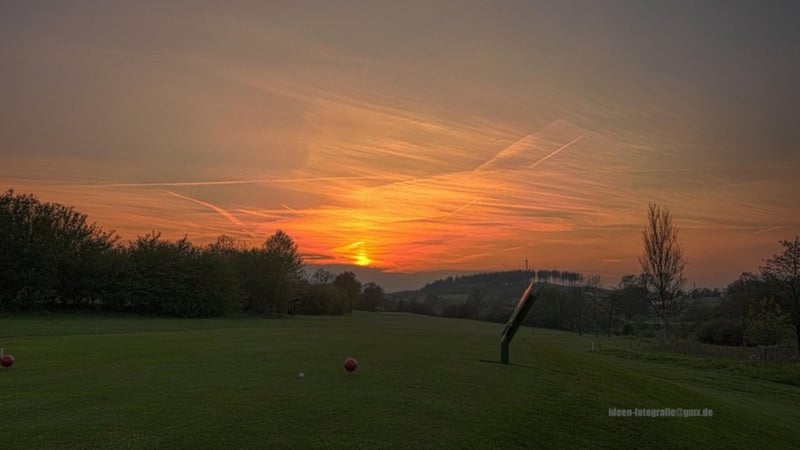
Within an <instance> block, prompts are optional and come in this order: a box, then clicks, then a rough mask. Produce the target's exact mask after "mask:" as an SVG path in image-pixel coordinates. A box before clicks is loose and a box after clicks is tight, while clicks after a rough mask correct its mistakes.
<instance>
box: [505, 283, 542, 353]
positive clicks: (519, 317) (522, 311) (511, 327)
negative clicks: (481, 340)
mask: <svg viewBox="0 0 800 450" xmlns="http://www.w3.org/2000/svg"><path fill="white" fill-rule="evenodd" d="M533 283H534V280H533V279H531V282H530V283H529V284H528V288H527V289H525V292H524V293H523V294H522V297H521V298H520V299H519V302H517V307H516V308H514V312H513V313H511V318H510V319H508V323H507V324H506V327H505V329H503V334H502V338H501V339H500V362H501V363H503V364H509V362H508V344H510V343H511V339H514V335H515V334H516V333H517V330H518V329H519V327H520V326H521V325H522V322H524V321H525V316H527V315H528V311H530V309H531V307H532V306H533V302H535V301H536V295H537V294H538V293H539V291H540V290H541V285H539V286H538V287H536V288H535V289H534V286H533Z"/></svg>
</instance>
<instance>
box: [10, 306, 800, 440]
mask: <svg viewBox="0 0 800 450" xmlns="http://www.w3.org/2000/svg"><path fill="white" fill-rule="evenodd" d="M501 330H502V325H498V324H490V323H484V322H477V321H467V320H455V319H441V318H432V317H423V316H415V315H406V314H381V313H354V314H351V315H348V316H345V317H296V318H291V319H251V318H232V319H214V320H180V319H150V318H136V317H113V316H109V317H102V316H96V317H95V316H65V315H56V316H46V317H45V316H26V317H6V318H0V346H2V347H5V349H6V352H7V353H11V354H13V355H14V356H15V357H16V359H17V364H16V365H15V366H14V367H12V368H11V369H3V370H0V430H2V435H3V436H2V444H0V447H2V448H153V447H160V448H208V447H215V448H255V447H259V448H310V447H324V448H336V447H339V448H349V449H352V448H370V449H372V448H521V447H530V448H559V449H560V448H576V447H578V448H581V447H582V448H598V447H614V448H800V387H797V386H794V385H790V384H785V383H778V382H775V381H770V380H765V379H760V378H754V377H752V376H748V375H747V373H746V372H741V371H731V370H727V369H726V366H725V365H724V364H721V365H719V367H717V366H715V365H709V366H708V367H697V366H693V365H691V364H676V363H674V361H671V360H670V359H666V358H665V359H659V358H651V359H648V358H629V357H626V356H625V352H619V354H613V353H614V352H609V353H612V354H596V353H591V352H589V348H590V345H591V342H592V338H590V337H579V336H576V335H574V334H570V333H565V332H558V331H550V330H539V329H537V330H535V331H534V330H532V329H527V328H526V329H522V330H520V332H519V333H518V334H517V336H516V338H515V340H514V342H513V343H512V345H511V360H512V362H513V363H514V364H513V365H510V366H504V365H501V364H497V363H495V362H493V361H496V360H497V358H498V350H499V349H498V347H499V345H498V344H499V337H500V331H501ZM614 342H616V341H614V338H612V340H610V341H608V345H613V344H614ZM348 356H353V357H356V358H357V359H358V360H359V363H360V367H359V369H358V370H357V371H356V372H355V373H353V374H347V373H346V372H345V371H344V370H343V367H342V364H343V361H344V359H345V358H346V357H348ZM796 369H797V367H796V366H794V367H790V368H788V369H786V370H790V371H791V370H796ZM300 371H303V372H304V373H305V377H304V378H302V379H299V378H298V377H297V374H298V372H300ZM611 407H616V408H701V409H702V408H711V409H713V411H714V416H713V417H710V418H701V417H695V418H645V417H640V418H637V417H632V418H619V417H609V416H608V409H609V408H611Z"/></svg>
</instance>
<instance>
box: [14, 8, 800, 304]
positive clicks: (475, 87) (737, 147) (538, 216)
mask: <svg viewBox="0 0 800 450" xmlns="http://www.w3.org/2000/svg"><path fill="white" fill-rule="evenodd" d="M798 23H800V2H796V1H795V2H791V1H790V2H777V1H770V2H756V1H745V2H738V1H719V2H712V1H702V2H693V1H691V2H690V1H664V2H651V1H613V2H608V1H564V2H562V1H558V2H555V1H554V2H538V1H501V2H490V1H482V2H472V1H445V2H441V1H420V2H417V1H391V2H383V1H316V2H304V1H263V2H255V1H252V2H250V1H248V2H238V1H232V2H222V1H219V2H207V1H191V2H177V1H175V2H172V1H170V2H160V1H159V2H146V1H136V2H116V1H96V2H85V1H64V2H39V1H21V2H2V3H0V188H2V189H3V190H5V189H7V188H10V187H13V188H14V190H15V191H17V192H30V193H34V194H35V195H37V196H38V197H39V198H40V199H42V200H46V201H55V202H59V203H65V204H69V205H75V206H76V208H77V209H78V210H80V211H82V212H84V213H87V214H88V215H89V217H90V219H91V220H94V221H97V222H98V223H100V224H101V225H102V226H103V227H104V228H106V229H114V230H116V231H117V233H118V234H119V235H120V236H121V237H122V238H123V239H125V240H129V239H134V238H135V237H136V236H137V235H138V234H143V233H146V232H148V231H151V230H154V229H155V230H160V231H161V232H162V233H163V235H164V236H166V237H169V238H179V237H183V236H184V235H188V237H189V238H190V239H191V240H192V241H194V242H196V243H208V242H211V241H212V240H214V239H215V238H216V237H217V236H218V235H220V234H228V235H232V236H236V237H238V238H240V239H244V240H247V241H249V242H250V243H251V244H254V245H257V244H259V243H261V242H263V240H264V239H266V238H267V237H268V236H269V235H271V234H272V233H274V232H275V231H276V230H278V229H282V230H284V231H286V232H287V233H288V234H289V235H290V236H292V237H293V238H294V239H295V241H296V242H297V243H298V245H299V247H300V250H301V252H302V253H303V254H304V256H305V260H306V262H308V263H311V264H316V265H326V266H328V267H330V268H332V269H335V270H337V271H338V270H341V269H342V268H345V267H346V266H347V265H353V266H355V267H360V268H361V269H360V270H361V271H360V272H358V273H360V274H363V275H362V276H361V278H362V280H363V281H370V278H373V279H375V280H377V281H379V282H381V283H383V284H384V285H385V286H386V287H387V289H388V290H394V289H399V288H403V287H407V288H415V287H419V284H421V283H424V281H427V280H430V279H431V278H434V277H436V276H439V275H441V274H446V273H456V272H459V273H460V272H475V271H489V270H509V269H521V268H523V267H524V264H525V260H526V259H527V260H528V261H529V264H530V266H531V267H534V268H548V269H550V268H553V269H563V270H573V271H580V272H583V273H585V274H590V273H596V274H600V275H601V276H602V281H603V283H604V284H605V285H607V286H608V285H614V284H616V283H617V281H618V279H619V276H620V275H623V274H626V273H635V272H638V263H637V260H636V257H637V254H638V253H639V252H640V251H641V250H640V248H641V228H642V226H643V224H644V222H645V217H646V211H647V205H648V202H649V201H655V202H658V203H659V204H662V205H663V206H666V207H668V208H669V209H670V210H671V211H672V213H673V215H674V221H675V223H676V225H677V226H678V227H679V228H680V233H681V234H680V238H681V242H682V245H683V247H684V248H685V253H686V256H687V257H688V260H689V266H688V268H687V275H688V278H689V280H690V282H694V283H697V285H698V286H700V285H703V286H724V285H726V284H728V283H729V282H730V281H732V280H733V279H735V278H736V277H737V276H738V275H739V274H740V273H741V272H742V271H746V270H754V269H756V268H757V267H758V265H759V264H760V263H761V262H762V259H763V258H767V257H769V256H770V255H772V254H773V253H775V252H776V251H778V250H779V248H780V245H779V244H778V240H780V239H789V238H792V237H794V235H796V234H800V177H798V173H799V172H800V151H798V150H800V149H798V144H797V143H798V142H799V141H800V112H799V111H798V105H800V26H798ZM364 278H366V279H364Z"/></svg>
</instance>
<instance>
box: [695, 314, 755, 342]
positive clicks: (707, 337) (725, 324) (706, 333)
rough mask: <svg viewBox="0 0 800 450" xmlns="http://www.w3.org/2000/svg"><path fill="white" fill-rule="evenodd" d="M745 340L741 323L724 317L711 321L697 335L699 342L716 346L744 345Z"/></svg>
mask: <svg viewBox="0 0 800 450" xmlns="http://www.w3.org/2000/svg"><path fill="white" fill-rule="evenodd" d="M743 338H744V333H743V330H742V327H741V325H740V324H739V322H737V321H736V320H732V319H727V318H724V317H718V318H716V319H712V320H709V321H708V322H706V323H705V324H704V325H703V326H702V327H700V330H699V331H698V333H697V340H699V341H700V342H704V343H706V344H715V345H742V341H743Z"/></svg>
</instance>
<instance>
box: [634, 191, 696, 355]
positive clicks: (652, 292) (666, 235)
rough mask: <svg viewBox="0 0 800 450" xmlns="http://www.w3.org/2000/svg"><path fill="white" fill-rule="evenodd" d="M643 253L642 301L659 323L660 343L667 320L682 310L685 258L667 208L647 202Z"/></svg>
mask: <svg viewBox="0 0 800 450" xmlns="http://www.w3.org/2000/svg"><path fill="white" fill-rule="evenodd" d="M642 240H643V241H644V253H643V254H642V255H641V256H639V264H640V265H641V267H642V285H643V287H644V292H645V298H646V299H647V301H648V302H649V303H650V306H652V308H653V311H655V313H656V315H657V316H658V318H659V319H660V320H661V326H662V336H661V337H662V341H666V340H667V338H668V337H669V321H670V319H672V318H673V317H675V316H676V315H677V314H678V313H679V312H680V311H681V309H682V308H683V306H684V302H683V299H682V298H681V291H682V290H683V286H684V284H685V283H686V278H685V277H684V275H683V270H684V267H686V259H685V258H684V256H683V249H682V248H681V247H680V245H679V244H678V229H677V228H676V227H675V225H673V223H672V214H670V212H669V210H668V209H667V208H663V207H660V206H658V205H656V204H655V203H650V206H649V209H648V213H647V225H645V227H644V229H643V230H642Z"/></svg>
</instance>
